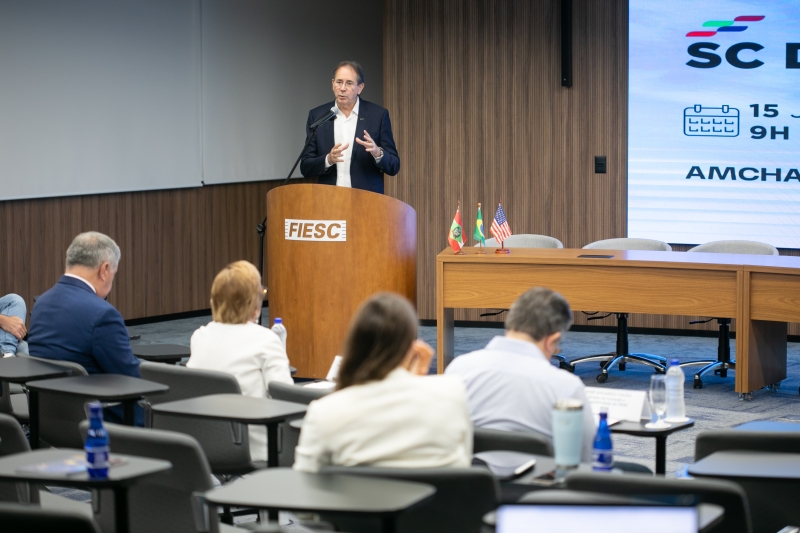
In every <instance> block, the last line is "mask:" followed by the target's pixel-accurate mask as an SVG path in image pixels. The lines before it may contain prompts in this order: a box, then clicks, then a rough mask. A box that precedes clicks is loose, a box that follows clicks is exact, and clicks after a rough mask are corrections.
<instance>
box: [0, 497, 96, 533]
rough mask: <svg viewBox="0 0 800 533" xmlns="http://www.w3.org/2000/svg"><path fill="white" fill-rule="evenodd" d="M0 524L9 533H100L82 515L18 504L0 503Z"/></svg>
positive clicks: (89, 520) (74, 512) (91, 521)
mask: <svg viewBox="0 0 800 533" xmlns="http://www.w3.org/2000/svg"><path fill="white" fill-rule="evenodd" d="M0 524H2V526H3V531H9V532H17V531H24V532H25V533H53V532H55V531H57V532H59V533H102V532H101V530H100V528H99V527H98V525H97V524H96V523H95V522H94V520H92V519H91V518H89V517H87V516H86V515H85V514H83V513H80V512H77V511H68V510H55V509H46V508H42V507H39V506H37V505H21V504H18V503H0Z"/></svg>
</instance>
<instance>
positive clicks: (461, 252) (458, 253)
mask: <svg viewBox="0 0 800 533" xmlns="http://www.w3.org/2000/svg"><path fill="white" fill-rule="evenodd" d="M455 255H467V252H465V251H463V250H459V251H457V252H456V253H455Z"/></svg>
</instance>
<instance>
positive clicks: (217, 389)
mask: <svg viewBox="0 0 800 533" xmlns="http://www.w3.org/2000/svg"><path fill="white" fill-rule="evenodd" d="M139 371H140V373H141V375H142V379H147V380H150V381H155V382H156V383H163V384H164V385H167V386H169V392H168V393H167V394H159V395H154V396H150V397H147V398H145V402H144V405H145V425H146V426H148V427H153V428H155V429H165V430H169V431H177V432H178V433H185V434H187V435H191V436H192V437H194V438H195V439H197V441H198V442H199V443H200V446H201V447H202V448H203V451H204V452H205V455H206V457H207V458H208V462H209V464H210V465H211V471H212V472H213V473H214V475H217V476H241V475H244V474H247V473H249V472H252V471H253V470H256V469H258V468H264V467H266V463H262V462H253V461H252V460H251V459H250V439H249V436H248V433H247V425H246V424H238V423H232V422H226V421H220V420H203V419H200V418H187V417H182V416H177V415H166V414H156V413H155V412H153V411H151V410H150V409H149V407H150V406H151V405H157V404H159V403H165V402H172V401H176V400H185V399H187V398H197V397H198V396H208V395H210V394H241V393H242V391H241V389H240V388H239V382H238V381H236V378H235V377H233V376H232V375H230V374H225V373H223V372H214V371H211V370H197V369H192V368H186V367H183V366H178V365H164V364H160V363H148V362H142V364H141V365H140V366H139Z"/></svg>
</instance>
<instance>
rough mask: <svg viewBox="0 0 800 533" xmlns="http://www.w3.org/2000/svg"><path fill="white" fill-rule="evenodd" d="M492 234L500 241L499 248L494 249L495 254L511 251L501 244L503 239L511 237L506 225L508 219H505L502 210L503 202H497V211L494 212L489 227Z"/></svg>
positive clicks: (509, 229)
mask: <svg viewBox="0 0 800 533" xmlns="http://www.w3.org/2000/svg"><path fill="white" fill-rule="evenodd" d="M489 231H490V232H491V234H492V236H493V237H494V238H495V239H497V241H498V242H499V243H500V248H499V249H498V250H495V253H497V254H508V253H511V252H510V251H509V250H508V249H507V248H506V247H505V246H503V241H505V240H506V239H507V238H509V237H511V228H509V227H508V221H507V220H506V213H505V211H503V204H502V203H498V204H497V211H495V213H494V220H492V227H491V228H489Z"/></svg>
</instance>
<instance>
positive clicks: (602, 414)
mask: <svg viewBox="0 0 800 533" xmlns="http://www.w3.org/2000/svg"><path fill="white" fill-rule="evenodd" d="M600 420H608V412H606V411H600Z"/></svg>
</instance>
